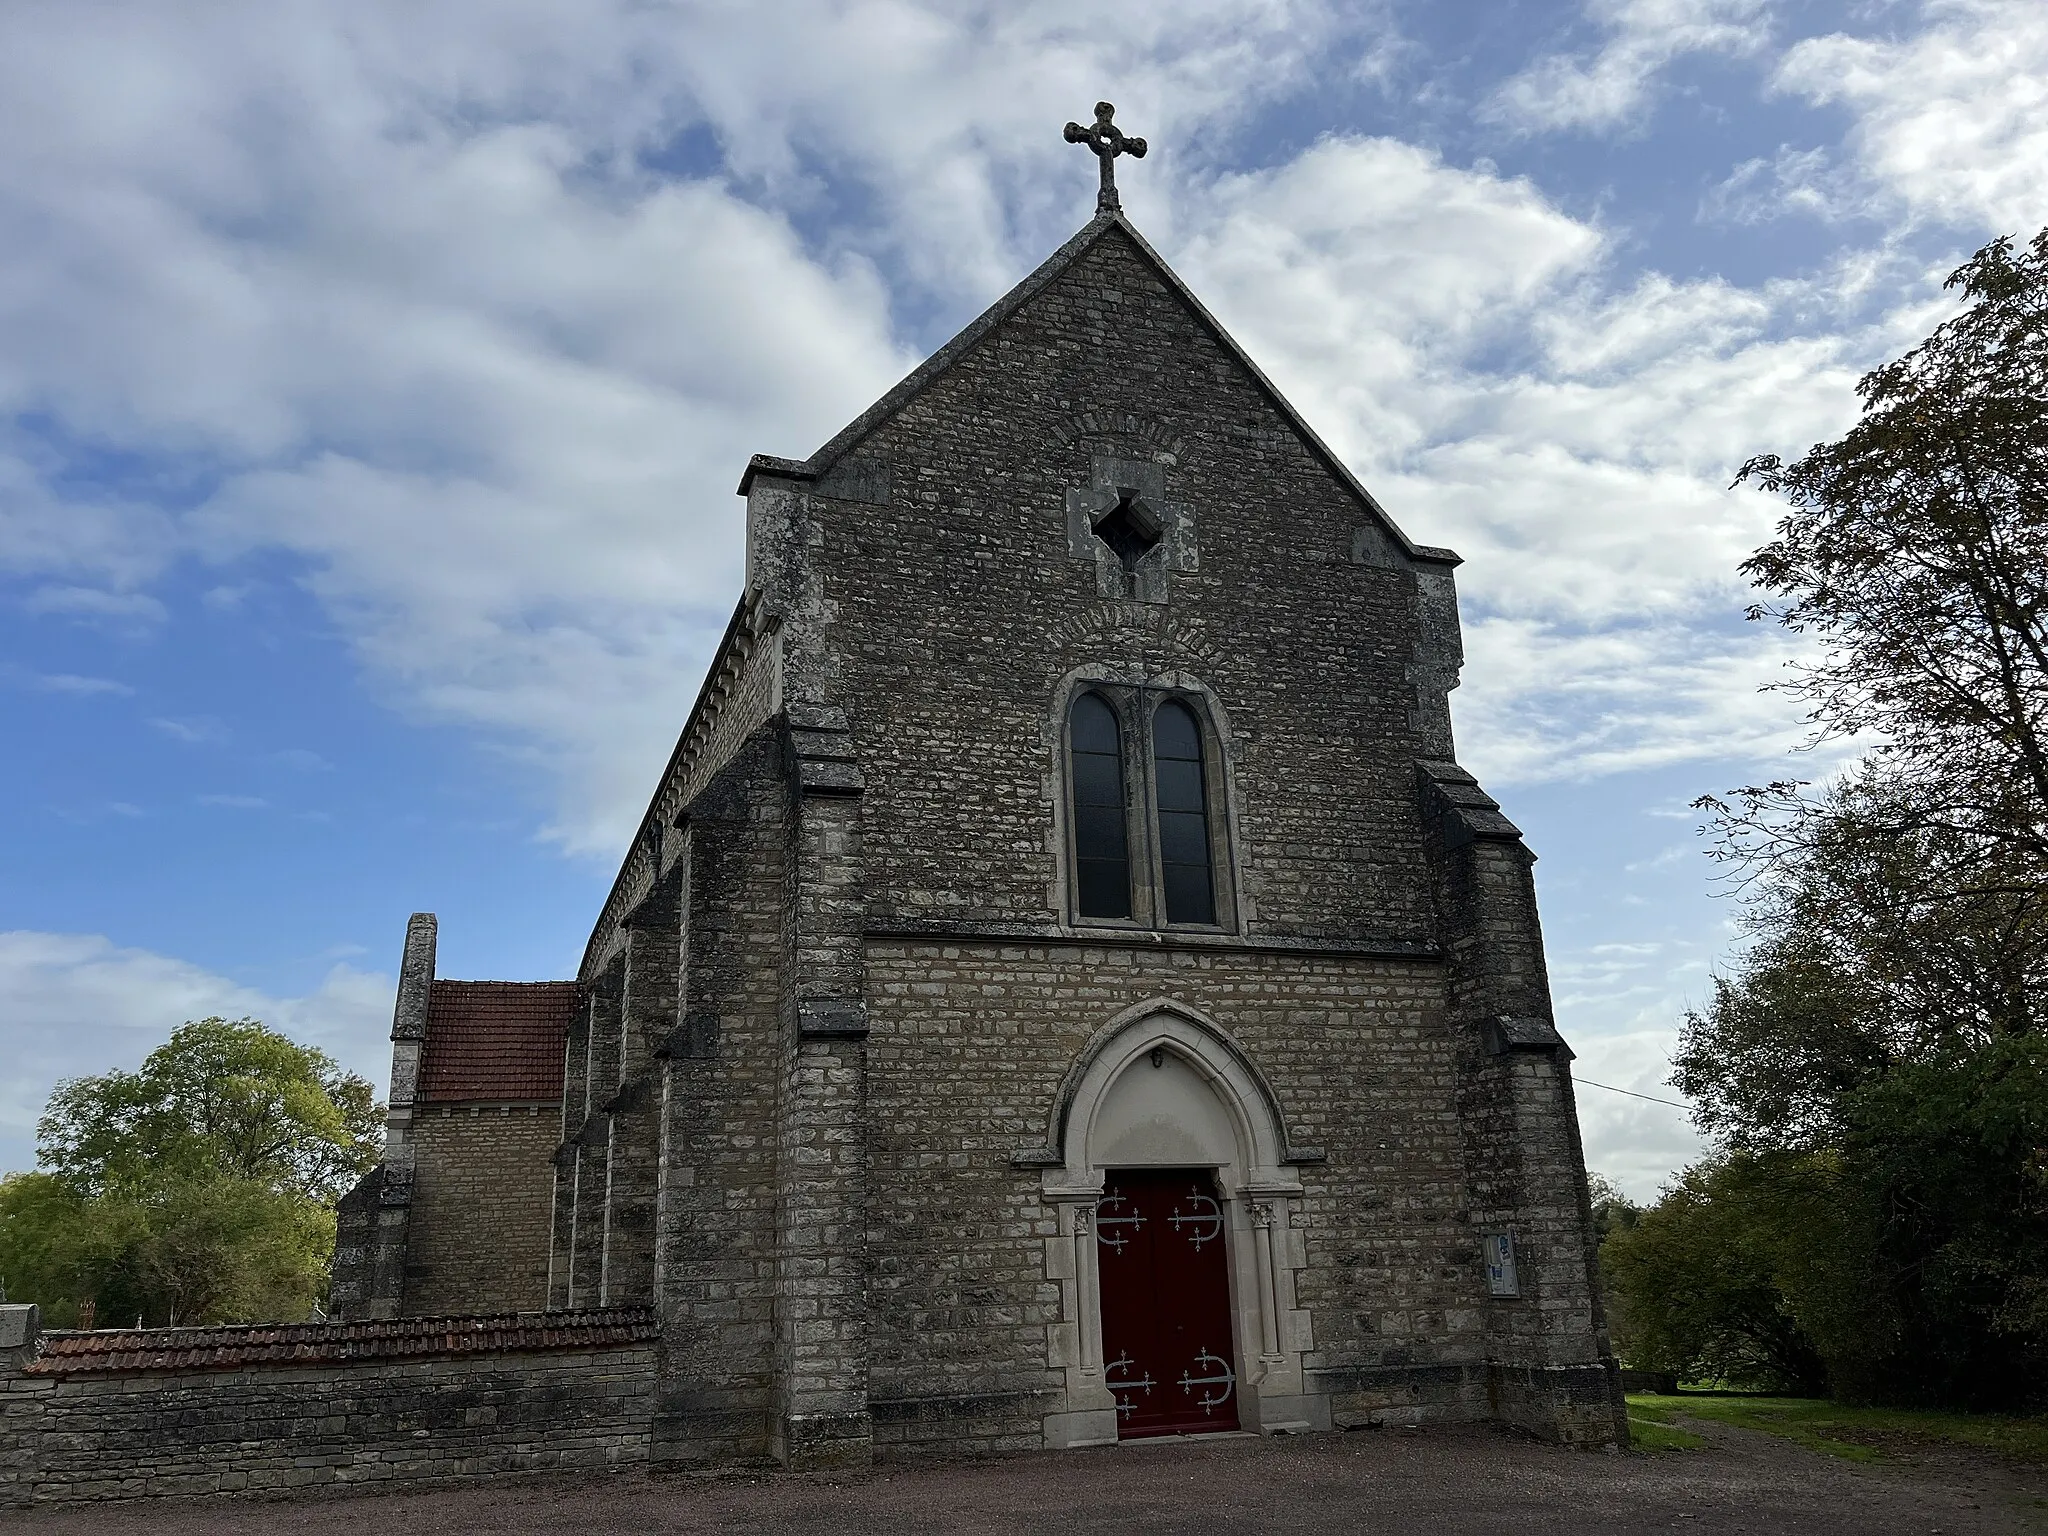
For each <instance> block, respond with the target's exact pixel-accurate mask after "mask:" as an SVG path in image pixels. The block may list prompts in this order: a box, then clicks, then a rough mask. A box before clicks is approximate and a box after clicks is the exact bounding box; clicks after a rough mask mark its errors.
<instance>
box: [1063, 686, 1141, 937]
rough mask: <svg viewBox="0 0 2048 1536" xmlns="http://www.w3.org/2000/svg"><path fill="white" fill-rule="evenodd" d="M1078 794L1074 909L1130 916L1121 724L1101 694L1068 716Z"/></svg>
mask: <svg viewBox="0 0 2048 1536" xmlns="http://www.w3.org/2000/svg"><path fill="white" fill-rule="evenodd" d="M1067 737H1068V743H1069V747H1068V752H1069V757H1070V759H1071V769H1070V772H1071V783H1072V784H1073V794H1074V870H1075V881H1074V885H1075V892H1074V900H1075V909H1076V910H1077V911H1078V912H1079V914H1080V915H1081V916H1082V917H1126V918H1127V917H1129V916H1130V915H1131V853H1130V828H1129V811H1128V809H1127V807H1128V806H1129V803H1130V802H1129V799H1128V797H1127V795H1126V794H1125V789H1124V749H1123V723H1122V721H1120V720H1119V719H1118V718H1117V713H1116V711H1115V709H1113V708H1112V707H1111V706H1110V703H1109V701H1108V700H1107V699H1105V698H1103V697H1102V695H1101V694H1099V693H1084V694H1082V695H1081V696H1080V697H1079V698H1077V699H1075V700H1074V707H1073V710H1072V712H1071V714H1070V716H1069V718H1068V729H1067Z"/></svg>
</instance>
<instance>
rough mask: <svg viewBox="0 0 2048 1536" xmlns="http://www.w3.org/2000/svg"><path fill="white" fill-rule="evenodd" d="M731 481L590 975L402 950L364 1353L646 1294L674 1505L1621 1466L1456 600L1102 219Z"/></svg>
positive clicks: (1539, 950)
mask: <svg viewBox="0 0 2048 1536" xmlns="http://www.w3.org/2000/svg"><path fill="white" fill-rule="evenodd" d="M1105 180H1107V177H1105ZM740 491H741V493H742V494H743V495H744V497H745V498H746V518H747V563H746V581H745V591H744V593H743V595H742V596H741V598H740V600H739V603H738V605H737V607H736V609H735V611H734V613H733V615H732V620H731V623H730V625H729V627H728V629H727V630H726V633H725V636H724V639H723V641H722V642H721V644H720V646H719V649H718V652H717V655H716V658H715V659H714V661H713V662H712V665H711V668H710V672H709V675H708V677H707V679H706V682H705V684H704V687H703V691H702V693H701V695H700V696H699V698H698V701H697V704H696V706H695V708H694V710H693V712H692V714H691V716H690V718H689V720H688V722H687V724H686V726H685V727H684V729H683V732H682V736H681V739H680V741H679V743H678V745H677V747H676V750H675V753H674V756H673V758H672V759H671V761H670V762H669V764H668V766H667V768H666V770H665V771H664V773H663V775H662V777H661V780H660V783H659V786H658V788H657V790H656V792H655V795H654V797H653V801H652V803H651V805H650V806H649V807H648V810H647V814H646V817H645V819H644V821H643V822H642V824H641V826H640V829H639V832H638V834H637V836H636V837H635V838H634V840H633V842H632V845H631V847H630V849H629V850H628V852H627V854H626V857H625V860H624V863H623V866H622V867H621V869H620V871H619V874H618V878H617V881H616V884H615V885H614V887H613V889H612V891H611V894H610V897H609V899H608V900H607V901H606V903H605V906H604V909H603V911H602V912H601V913H600V914H599V916H598V919H597V922H596V925H595V928H594V931H593V932H592V934H591V937H590V941H589V945H588V948H587V950H586V952H585V954H584V958H583V963H582V966H581V969H580V971H579V972H578V974H577V976H576V977H575V978H574V980H573V982H561V983H541V984H527V990H526V991H524V992H515V991H502V992H493V991H492V990H491V989H492V988H494V987H497V988H504V987H509V986H510V984H493V983H459V984H458V983H449V982H444V981H437V980H436V979H435V978H434V963H433V927H432V920H431V919H428V918H424V917H422V918H416V919H415V920H414V926H413V929H412V931H411V933H410V934H409V935H408V944H407V953H406V962H405V966H404V970H403V974H402V980H401V987H400V998H399V1008H398V1017H397V1025H396V1027H395V1029H394V1040H395V1042H396V1043H395V1046H394V1070H393V1081H392V1091H391V1105H392V1109H391V1114H392V1132H391V1144H390V1151H389V1154H388V1155H387V1157H386V1160H385V1163H384V1165H383V1166H382V1167H380V1168H379V1169H378V1170H377V1171H376V1172H375V1173H373V1174H372V1175H371V1176H370V1178H369V1179H368V1180H366V1181H365V1184H364V1186H363V1187H362V1188H360V1189H359V1190H358V1191H357V1192H356V1193H355V1194H354V1195H352V1196H351V1197H350V1200H349V1201H348V1202H346V1203H345V1206H344V1210H343V1213H342V1239H341V1243H340V1245H339V1248H338V1261H337V1272H336V1284H335V1302H336V1306H337V1309H338V1310H340V1311H341V1312H342V1313H343V1314H344V1315H354V1316H369V1317H376V1316H404V1315H411V1314H417V1313H421V1312H425V1311H433V1312H438V1313H452V1312H461V1311H464V1310H474V1311H484V1310H497V1309H503V1308H506V1307H508V1306H517V1307H524V1308H529V1309H549V1310H557V1311H572V1312H573V1311H578V1310H582V1309H589V1308H597V1307H608V1308H618V1307H630V1306H647V1307H651V1308H652V1309H653V1316H654V1319H655V1322H656V1325H657V1328H658V1334H659V1339H660V1347H659V1351H658V1373H659V1380H658V1382H657V1383H656V1388H655V1391H654V1393H653V1398H652V1400H653V1402H654V1404H655V1407H654V1410H653V1422H652V1426H651V1437H652V1438H651V1455H652V1458H653V1460H654V1461H655V1462H656V1464H670V1465H674V1464H689V1463H703V1462H718V1461H730V1460H746V1459H754V1458H760V1457H764V1456H772V1457H775V1458H777V1459H779V1460H781V1461H782V1462H784V1463H786V1464H790V1465H799V1466H818V1465H830V1464H835V1463H844V1462H857V1461H861V1460H865V1459H867V1458H869V1457H871V1456H874V1455H877V1454H894V1453H900V1452H902V1451H905V1450H907V1449H910V1448H913V1447H916V1446H918V1445H923V1444H945V1445H952V1446H969V1447H983V1448H1010V1447H1062V1446H1080V1445H1091V1444H1100V1443H1105V1442H1111V1441H1115V1440H1118V1439H1120V1438H1132V1437H1137V1436H1146V1435H1163V1434H1186V1433H1201V1432H1213V1431H1223V1430H1252V1431H1261V1432H1266V1433H1275V1432H1285V1431H1308V1430H1321V1429H1330V1428H1337V1427H1348V1426H1355V1425H1360V1424H1366V1423H1374V1422H1399V1421H1414V1420H1422V1419H1443V1418H1453V1419H1467V1420H1479V1419H1489V1418H1491V1419H1496V1420H1501V1421H1505V1422H1507V1423H1509V1424H1512V1425H1516V1426H1519V1427H1521V1428H1523V1429H1525V1430H1528V1431H1531V1432H1534V1433H1537V1434H1541V1435H1544V1436H1546V1437H1550V1438H1554V1439H1560V1440H1564V1441H1567V1442H1571V1443H1579V1444H1611V1443H1614V1442H1615V1441H1616V1440H1617V1439H1619V1438H1621V1435H1622V1429H1621V1425H1622V1418H1621V1412H1622V1410H1621V1407H1620V1399H1619V1397H1618V1395H1617V1386H1616V1375H1615V1370H1614V1365H1613V1361H1612V1359H1611V1358H1610V1351H1609V1348H1608V1344H1607V1339H1606V1332H1605V1324H1604V1320H1603V1316H1602V1301H1601V1297H1600V1292H1599V1284H1598V1277H1597V1271H1596V1267H1595V1252H1594V1241H1593V1235H1592V1228H1591V1222H1590V1217H1589V1212H1588V1201H1587V1188H1586V1177H1585V1172H1584V1167H1583V1159H1582V1155H1581V1151H1580V1146H1579V1140H1578V1131H1577V1120H1576V1114H1575V1109H1574V1104H1573V1090H1572V1082H1571V1073H1570V1065H1569V1063H1570V1059H1571V1053H1570V1051H1569V1050H1568V1049H1567V1048H1566V1047H1565V1045H1564V1042H1563V1041H1562V1040H1561V1039H1560V1038H1559V1036H1558V1034H1557V1032H1556V1030H1555V1028H1554V1025H1553V1020H1552V1015H1551V1003H1550V996H1549V988H1548V982H1547V979H1546V974H1545V968H1544V958H1543V945H1542V939H1541V934H1540V930H1539V927H1538V922H1537V914H1536V907H1535V898H1534V887H1533V884H1532V879H1531V865H1532V863H1533V855H1532V854H1531V853H1530V852H1529V850H1528V849H1527V848H1526V847H1525V846H1524V843H1523V840H1522V838H1521V835H1520V833H1519V832H1518V831H1517V829H1516V828H1515V826H1514V825H1513V824H1512V823H1511V822H1510V821H1509V820H1508V819H1507V818H1506V817H1505V816H1504V815H1502V813H1501V811H1500V809H1499V808H1498V806H1497V805H1496V804H1495V802H1494V801H1493V800H1492V799H1491V798H1490V797H1488V796H1487V795H1486V793H1485V792H1484V791H1483V790H1482V789H1481V788H1480V786H1479V785H1478V784H1477V783H1476V782H1475V781H1474V780H1473V778H1472V776H1471V775H1469V774H1468V773H1466V772H1465V771H1463V770H1462V769H1461V768H1459V767H1458V766H1457V762H1456V754H1455V751H1454V747H1453V741H1452V732H1451V715H1450V708H1449V696H1450V693H1451V690H1452V689H1454V688H1455V687H1456V686H1457V684H1458V679H1459V669H1460V665H1461V652H1460V644H1459V629H1458V615H1457V600H1456V595H1455V590H1454V585H1453V578H1452V571H1453V567H1454V566H1455V565H1456V564H1457V563H1458V562H1457V557H1456V556H1455V555H1453V554H1451V553H1450V552H1448V551H1446V550H1441V549H1434V548H1429V547H1426V546H1422V545H1417V544H1415V543H1412V542H1411V541H1410V540H1409V539H1408V538H1407V537H1406V536H1405V535H1404V534H1403V533H1402V532H1401V531H1400V530H1399V529H1398V528H1397V527H1396V526H1395V525H1394V523H1393V522H1392V521H1391V519H1390V518H1389V517H1388V516H1387V514H1386V513H1385V512H1384V511H1383V510H1382V509H1381V507H1380V506H1379V505H1378V503H1377V502H1376V501H1375V500H1374V499H1373V498H1372V496H1371V495H1370V494H1369V493H1368V492H1367V491H1366V490H1365V489H1364V487H1362V486H1361V485H1360V484H1359V483H1358V482H1357V481H1356V480H1355V479H1354V478H1353V477H1352V475H1351V474H1350V473H1349V472H1348V471H1347V470H1346V469H1345V467H1344V466H1343V465H1342V464H1341V463H1340V462H1339V461H1338V460H1337V458H1336V457H1335V456H1334V455H1333V454H1332V453H1331V452H1330V451H1329V450H1328V449H1327V448H1326V447H1325V446H1324V445H1323V443H1322V442H1321V441H1320V440H1319V439H1318V438H1317V437H1316V436H1315V434H1314V433H1313V431H1311V430H1310V428H1309V427H1308V425H1307V424H1306V423H1305V422H1303V421H1302V420H1301V418H1300V417H1299V416H1298V415H1297V414H1296V413H1295V412H1294V411H1293V409H1292V408H1291V407H1290V406H1289V405H1288V404H1287V402H1286V401H1285V400H1283V399H1282V398H1281V397H1280V395H1279V394H1278V392H1277V391H1276V390H1275V389H1274V388H1273V386H1272V385H1271V384H1270V383H1269V382H1268V381H1267V380H1266V378H1265V377H1264V376H1263V375H1262V374H1261V373H1260V371H1259V370H1258V368H1257V367H1256V366H1255V365H1254V364H1253V363H1252V361H1251V360H1250V359H1249V358H1248V357H1247V356H1246V355H1245V354H1244V353H1243V351H1242V350H1241V349H1240V348H1239V347H1238V346H1237V345H1236V344H1235V343H1234V342H1233V341H1232V340H1231V338H1230V337H1229V336H1228V335H1227V334H1226V333H1225V332H1224V330H1223V329H1222V327H1221V326H1220V325H1218V324H1217V322H1216V321H1215V320H1214V319H1213V318H1212V317H1211V316H1210V315H1209V314H1208V312H1207V311H1206V310H1205V309H1204V308H1203V306H1202V305H1201V303H1200V302H1199V301H1198V300H1197V299H1196V298H1195V296H1194V295H1193V294H1192V293H1191V292H1190V291H1189V290H1188V289H1187V287H1186V286H1185V285H1184V284H1183V283H1182V282H1181V281H1180V280H1179V279H1178V278H1177V277H1176V276H1175V275H1174V273H1173V272H1172V271H1171V270H1170V269H1169V268H1168V267H1167V265H1166V263H1165V262H1164V261H1163V260H1162V259H1161V258H1160V257H1159V256H1158V255H1157V254H1156V253H1155V252H1154V251H1153V250H1152V249H1151V247H1150V246H1149V245H1148V244H1147V243H1146V241H1145V240H1144V239H1143V238H1142V236H1140V234H1139V233H1138V231H1137V230H1136V229H1135V228H1134V227H1133V226H1132V225H1131V224H1130V223H1129V221H1128V220H1127V219H1126V218H1125V217H1124V216H1123V214H1122V212H1121V210H1120V209H1119V208H1118V207H1117V206H1116V203H1115V199H1114V196H1113V193H1112V194H1106V195H1105V198H1104V200H1103V204H1102V206H1101V207H1100V210H1099V211H1098V214H1097V216H1096V217H1095V218H1094V219H1093V220H1092V221H1091V222H1090V223H1088V224H1087V226H1086V227H1084V228H1083V229H1082V230H1081V231H1080V232H1079V233H1078V234H1077V235H1075V237H1074V238H1073V239H1072V240H1070V241H1069V242H1068V243H1067V244H1066V245H1065V246H1064V247H1062V248H1061V249H1060V250H1059V251H1058V252H1057V253H1055V254H1054V255H1053V256H1052V257H1051V259H1049V260H1048V261H1047V262H1046V263H1045V264H1044V265H1043V266H1041V267H1040V268H1039V269H1038V270H1037V271H1036V272H1034V273H1032V274H1031V275H1030V276H1029V277H1028V278H1026V279H1025V280H1024V281H1023V282H1022V283H1021V284H1019V285H1018V286H1017V288H1016V289H1014V290H1013V291H1012V292H1011V293H1010V294H1008V295H1007V296H1005V297H1004V298H1003V299H1002V300H1001V301H1000V302H998V303H997V304H996V305H995V306H994V307H993V308H991V309H990V310H989V311H988V312H987V313H985V314H984V315H982V316H981V317H980V318H979V319H978V320H976V321H975V322H974V323H973V324H972V325H970V326H969V327H968V328H967V329H966V330H965V331H964V332H962V333H961V334H960V335H959V336H958V337H956V338H955V339H954V340H953V341H952V342H950V343H948V344H947V345H946V346H945V347H944V348H942V349H941V350H940V351H939V352H938V353H937V354H936V355H934V356H933V357H932V358H931V359H929V360H928V361H927V362H926V363H925V364H924V365H923V366H922V367H920V368H918V369H917V370H916V371H915V372H914V373H913V374H911V376H910V377H909V378H907V379H905V380H904V381H903V383H902V384H900V385H899V386H898V387H897V388H896V389H894V390H893V391H891V392H890V393H889V394H888V395H886V396H885V397H884V398H883V399H881V400H880V401H878V402H876V403H875V405H874V406H873V407H872V408H870V409H869V410H868V411H867V412H866V413H865V414H863V415H861V416H860V417H859V418H858V419H857V420H855V421H854V422H853V423H852V424H851V425H850V426H848V427H847V428H846V429H845V430H844V431H843V432H841V433H840V434H839V435H838V436H837V437H835V438H834V439H833V440H832V441H831V442H829V443H827V444H826V445H825V446H824V447H823V448H821V449H819V450H818V451H817V452H816V453H814V454H812V455H811V456H810V457H809V458H808V459H805V460H801V461H797V460H790V459H779V458H770V457H763V456H757V457H755V458H754V459H753V460H752V461H751V462H750V463H749V464H748V465H747V466H746V470H745V474H744V476H743V477H742V479H741V482H740ZM465 987H466V988H470V989H481V990H471V991H466V992H465V991H462V990H460V989H461V988H465ZM501 1005H502V1006H501ZM494 1020H496V1021H498V1022H493V1021H494ZM505 1021H511V1022H509V1023H508V1022H505ZM497 1040H502V1041H503V1049H502V1051H501V1052H500V1051H498V1050H497V1047H496V1046H495V1045H494V1041H497ZM465 1297H468V1298H471V1299H472V1300H473V1303H474V1304H473V1305H465ZM1624 1443H1625V1442H1624Z"/></svg>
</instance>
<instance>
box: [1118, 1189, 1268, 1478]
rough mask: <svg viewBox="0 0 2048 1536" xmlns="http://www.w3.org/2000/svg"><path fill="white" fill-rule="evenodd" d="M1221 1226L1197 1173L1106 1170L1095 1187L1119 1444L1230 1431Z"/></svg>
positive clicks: (1231, 1377) (1230, 1355)
mask: <svg viewBox="0 0 2048 1536" xmlns="http://www.w3.org/2000/svg"><path fill="white" fill-rule="evenodd" d="M1224 1226H1225V1222H1224V1216H1223V1206H1222V1202H1221V1201H1219V1200H1218V1199H1217V1197H1216V1184H1215V1180H1214V1179H1213V1178H1212V1177H1211V1176H1210V1174H1209V1172H1208V1170H1206V1169H1171V1168H1142V1169H1124V1170H1112V1171H1111V1172H1110V1173H1109V1175H1108V1176H1107V1178H1106V1179H1105V1180H1104V1183H1103V1192H1102V1199H1101V1200H1100V1201H1099V1202H1097V1204H1096V1207H1095V1257H1096V1274H1097V1275H1098V1276H1099V1279H1100V1285H1101V1298H1102V1358H1103V1377H1104V1380H1105V1382H1106V1384H1107V1385H1108V1387H1109V1389H1110V1391H1112V1392H1113V1393H1115V1394H1116V1416H1117V1433H1118V1435H1119V1436H1120V1437H1121V1438H1123V1439H1126V1440H1130V1439H1137V1438H1139V1437H1141V1436H1146V1435H1176V1434H1188V1433H1201V1432H1203V1431H1214V1430H1223V1429H1236V1428H1237V1427H1238V1417H1237V1371H1236V1366H1235V1363H1234V1362H1235V1359H1236V1352H1235V1350H1234V1349H1233V1348H1232V1347H1231V1336H1232V1329H1231V1320H1230V1265H1229V1259H1228V1257H1227V1255H1226V1251H1225V1237H1224Z"/></svg>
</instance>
